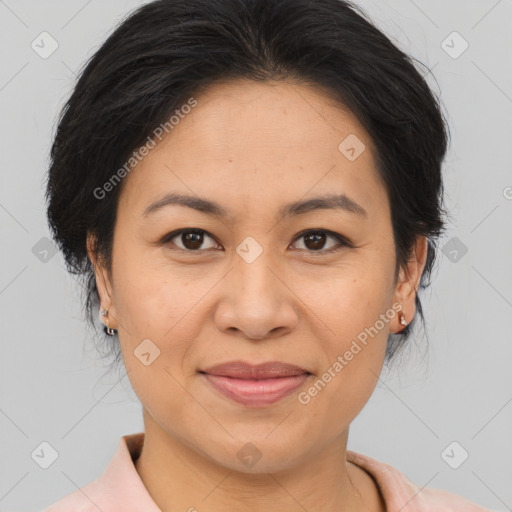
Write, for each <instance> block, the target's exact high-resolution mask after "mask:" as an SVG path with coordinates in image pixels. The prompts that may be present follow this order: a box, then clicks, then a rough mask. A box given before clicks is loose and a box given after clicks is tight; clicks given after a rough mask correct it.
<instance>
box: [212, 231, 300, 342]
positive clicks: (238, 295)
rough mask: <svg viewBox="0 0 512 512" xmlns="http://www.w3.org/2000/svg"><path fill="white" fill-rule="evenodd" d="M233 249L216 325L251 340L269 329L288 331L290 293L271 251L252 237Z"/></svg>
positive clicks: (291, 319) (292, 315) (292, 317)
mask: <svg viewBox="0 0 512 512" xmlns="http://www.w3.org/2000/svg"><path fill="white" fill-rule="evenodd" d="M248 238H250V237H248ZM236 250H237V253H238V254H237V255H236V258H237V259H236V260H235V263H234V265H233V268H232V269H231V271H230V272H229V274H228V275H227V276H226V279H227V281H226V283H225V286H226V289H225V293H223V299H222V301H221V302H222V303H221V304H220V307H219V308H218V310H217V318H216V321H217V325H218V327H219V328H220V329H222V330H224V331H227V330H236V331H240V332H243V333H244V334H245V335H246V336H247V337H250V338H253V339H262V338H265V337H268V336H269V333H270V332H271V331H273V333H277V332H282V331H283V329H284V331H289V330H290V329H291V328H293V327H294V325H296V322H297V318H296V311H295V309H294V308H293V305H292V303H291V300H293V299H292V295H293V294H291V293H290V292H287V287H286V286H285V285H284V284H283V283H282V282H281V281H282V278H280V277H279V267H278V266H277V265H276V261H275V257H274V255H273V254H272V251H271V250H267V249H266V248H264V247H263V246H261V245H260V244H259V243H258V242H256V240H254V239H245V240H244V241H243V242H242V243H241V244H239V246H238V247H237V249H236Z"/></svg>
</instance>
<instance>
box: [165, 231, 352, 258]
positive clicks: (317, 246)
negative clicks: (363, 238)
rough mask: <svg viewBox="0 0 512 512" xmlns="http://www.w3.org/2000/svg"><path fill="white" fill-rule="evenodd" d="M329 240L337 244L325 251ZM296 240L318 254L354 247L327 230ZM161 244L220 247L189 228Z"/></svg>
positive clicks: (185, 248)
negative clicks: (206, 241)
mask: <svg viewBox="0 0 512 512" xmlns="http://www.w3.org/2000/svg"><path fill="white" fill-rule="evenodd" d="M329 238H331V239H332V240H335V241H336V242H337V243H335V244H334V246H331V247H330V248H327V249H325V247H324V246H325V243H326V240H327V239H329ZM206 239H210V240H211V241H212V242H211V243H210V246H209V247H202V245H203V244H204V243H205V240H206ZM295 240H304V241H305V243H303V245H304V247H299V249H300V250H305V251H307V252H310V253H311V252H313V253H314V252H318V253H320V254H325V253H331V252H335V251H338V250H340V249H342V248H344V247H353V245H352V243H351V242H350V241H349V240H348V239H347V238H345V237H343V236H341V235H339V234H338V233H334V232H332V231H328V230H325V229H309V230H307V231H303V232H301V233H299V235H298V236H297V237H296V238H295ZM160 243H161V244H162V245H168V244H169V243H171V244H172V245H174V246H176V247H177V249H178V250H182V251H185V252H204V251H206V250H208V249H216V248H218V247H220V246H219V244H218V243H217V242H216V241H215V239H214V238H213V237H212V236H210V235H209V234H208V233H207V232H206V231H204V230H203V229H199V228H188V229H180V230H177V231H173V232H172V233H169V234H167V235H165V237H164V238H163V239H162V240H161V241H160ZM180 244H181V245H180Z"/></svg>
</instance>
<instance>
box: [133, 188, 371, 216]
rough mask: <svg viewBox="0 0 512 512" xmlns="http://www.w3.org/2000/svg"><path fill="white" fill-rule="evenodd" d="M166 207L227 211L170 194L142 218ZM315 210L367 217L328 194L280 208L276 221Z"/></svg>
mask: <svg viewBox="0 0 512 512" xmlns="http://www.w3.org/2000/svg"><path fill="white" fill-rule="evenodd" d="M166 206H185V207H187V208H192V209H194V210H197V211H200V212H202V213H206V214H207V215H211V216H214V217H218V218H226V217H227V216H228V211H227V210H226V209H225V208H223V207H222V206H221V205H220V204H218V203H216V202H214V201H210V200H209V199H204V198H201V197H197V196H190V195H186V194H178V193H170V194H166V195H165V196H164V197H162V198H161V199H159V200H157V201H155V202H153V203H151V204H150V205H148V206H147V207H146V208H145V209H144V212H143V216H144V217H148V216H149V215H151V214H153V213H155V212H157V211H159V210H161V209H162V208H164V207H166ZM315 210H342V211H345V212H348V213H354V214H357V215H360V216H362V217H368V212H367V211H366V210H365V209H364V208H363V207H362V206H361V205H360V204H358V203H356V202H355V201H354V200H353V199H350V197H348V196H347V195H345V194H328V195H325V196H321V197H314V198H311V199H306V200H302V201H295V202H293V203H289V204H286V205H284V206H282V207H281V208H280V209H279V211H278V214H277V220H282V219H284V218H287V217H291V216H295V215H301V214H304V213H308V212H312V211H315Z"/></svg>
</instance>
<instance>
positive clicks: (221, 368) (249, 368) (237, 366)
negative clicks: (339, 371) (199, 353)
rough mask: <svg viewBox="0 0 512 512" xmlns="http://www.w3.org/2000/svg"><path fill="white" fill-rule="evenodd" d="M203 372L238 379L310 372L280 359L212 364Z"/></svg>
mask: <svg viewBox="0 0 512 512" xmlns="http://www.w3.org/2000/svg"><path fill="white" fill-rule="evenodd" d="M201 373H207V374H209V375H219V376H222V377H234V378H236V379H272V378H279V377H293V376H296V375H303V374H305V373H309V372H308V371H307V370H305V369H304V368H300V367H298V366H295V365H292V364H288V363H281V362H279V361H270V362H267V363H261V364H256V365H254V364H250V363H246V362H244V361H231V362H228V363H222V364H218V365H215V366H211V367H210V368H207V369H205V370H201Z"/></svg>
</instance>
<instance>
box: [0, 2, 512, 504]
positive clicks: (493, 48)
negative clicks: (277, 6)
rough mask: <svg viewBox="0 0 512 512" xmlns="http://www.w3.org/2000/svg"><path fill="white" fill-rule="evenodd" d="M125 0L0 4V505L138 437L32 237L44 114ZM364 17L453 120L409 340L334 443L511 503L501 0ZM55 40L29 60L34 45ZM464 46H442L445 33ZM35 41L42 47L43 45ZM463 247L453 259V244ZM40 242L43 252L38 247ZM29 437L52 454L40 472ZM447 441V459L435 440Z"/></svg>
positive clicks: (124, 399)
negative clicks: (416, 66) (408, 61)
mask: <svg viewBox="0 0 512 512" xmlns="http://www.w3.org/2000/svg"><path fill="white" fill-rule="evenodd" d="M141 3H142V2H139V1H135V0H130V1H128V0H108V1H99V0H89V1H86V0H68V1H66V2H64V1H60V2H58V1H55V0H53V1H50V0H47V1H39V2H38V1H28V0H0V42H1V45H0V47H1V66H0V106H1V113H2V115H1V118H0V146H1V155H2V162H1V166H0V169H1V170H0V230H1V231H0V233H1V238H0V244H1V251H0V311H1V333H2V339H1V348H2V357H1V358H0V364H1V371H0V393H1V395H0V429H1V434H2V436H1V444H0V510H1V511H6V510H11V511H35V510H39V509H42V508H43V507H45V506H47V505H48V504H50V503H53V502H54V501H56V500H58V499H60V498H62V497H63V496H64V495H66V494H69V493H71V492H73V491H74V490H76V489H77V488H78V487H80V486H83V485H85V484H87V483H89V482H90V481H92V480H93V479H95V478H97V477H98V476H99V475H100V474H101V473H102V471H103V470H104V468H105V467H106V465H107V464H108V462H109V461H110V459H111V457H112V455H113V454H114V452H115V450H116V449H117V446H118V442H119V438H120V437H121V436H122V435H124V434H129V433H133V432H139V431H142V430H143V423H142V417H141V406H140V404H139V402H138V400H137V397H136V396H135V394H134V392H133V390H132V389H131V386H130V383H129V380H128V378H127V377H126V375H125V374H124V371H123V370H121V371H120V372H119V373H118V374H116V373H114V372H108V363H109V361H104V360H101V358H100V357H99V355H98V354H97V352H96V351H95V348H94V345H93V343H92V336H91V333H90V332H89V331H88V330H87V328H86V325H85V322H84V321H83V319H82V316H81V315H82V313H81V310H82V307H81V302H80V291H79V286H78V284H77V282H76V281H75V280H74V278H72V277H70V276H68V275H67V274H66V273H65V271H64V269H63V260H62V258H61V256H60V254H59V253H57V254H53V250H52V247H51V245H49V244H48V242H47V241H46V240H45V239H44V237H47V236H48V229H47V226H46V220H45V215H44V197H43V184H44V173H45V170H46V167H47V164H48V150H49V144H50V141H51V136H52V133H53V130H54V129H55V124H56V118H57V113H58V111H59V109H60V107H61V106H62V105H63V103H64V101H65V99H66V98H67V96H68V94H69V93H70V91H71V89H72V86H73V83H74V80H75V73H76V72H77V71H78V70H79V69H80V67H81V66H82V64H83V63H84V61H85V59H86V58H88V57H89V56H90V55H92V53H93V52H94V51H95V50H96V49H97V48H98V47H99V45H100V44H101V42H102V41H103V40H104V39H105V37H106V36H107V34H108V33H110V31H111V30H112V28H113V26H114V25H115V24H116V23H117V22H118V21H119V20H120V19H121V18H122V17H124V16H125V15H126V14H127V13H128V12H129V11H131V10H132V9H133V8H135V7H136V6H138V5H140V4H141ZM357 3H359V4H360V5H362V6H363V7H365V8H366V9H367V10H368V12H369V14H370V15H371V16H372V18H373V20H374V22H375V23H376V24H377V26H379V27H380V28H381V29H382V30H384V31H385V32H386V33H387V34H388V35H389V36H390V37H391V38H392V39H393V40H394V41H395V42H396V43H397V44H398V45H399V46H400V47H401V48H403V49H404V50H406V51H407V52H408V53H410V54H412V55H413V56H414V57H416V58H417V59H419V60H420V61H421V62H423V63H425V64H426V65H428V66H429V67H430V68H432V69H433V71H432V74H427V80H428V82H429V84H430V85H431V86H432V87H433V88H434V90H435V91H436V92H439V91H440V92H441V96H442V100H443V103H444V105H445V109H446V111H447V113H448V120H449V123H450V128H451V130H452V136H453V140H452V145H451V148H450V152H449V155H448V158H447V161H446V165H445V184H446V202H447V206H448V208H449V209H450V211H451V214H452V216H453V219H454V221H453V223H451V224H450V226H449V229H448V233H447V235H446V236H445V237H444V238H443V239H442V240H441V244H440V245H441V247H443V248H444V252H443V253H442V254H441V255H440V256H441V257H440V259H439V265H438V267H437V268H436V271H435V272H434V277H433V285H432V287H431V288H430V289H429V290H427V291H426V293H425V292H424V293H423V295H422V299H423V304H424V308H425V314H426V317H427V327H428V340H427V339H426V338H425V336H424V335H423V334H422V332H418V335H417V337H416V338H417V339H416V340H415V341H414V342H413V343H411V345H410V350H409V351H408V352H405V353H404V356H403V358H402V361H403V362H402V366H401V367H397V368H396V369H395V370H393V371H391V372H387V371H384V372H383V374H382V375H381V380H380V382H379V385H378V388H377V389H376V391H375V393H374V395H373V396H372V398H371V399H370V401H369V402H368V404H367V405H366V407H365V408H364V409H363V411H362V412H361V414H360V415H359V417H358V418H357V419H356V420H355V421H354V423H353V425H352V428H351V433H350V439H349V446H348V447H349V449H352V450H355V451H359V452H362V453H365V454H367V455H370V456H371V457H374V458H376V459H377V460H381V461H384V462H386V463H388V464H391V465H392V466H395V467H396V468H398V469H399V470H401V471H402V472H404V473H405V475H406V476H407V478H408V479H409V480H410V481H412V482H414V483H416V484H417V485H419V486H420V487H423V486H429V487H437V488H443V489H447V490H450V491H452V492H456V493H458V494H461V495H463V496H465V497H467V498H468V499H470V500H473V501H476V502H477V503H480V504H481V505H483V506H486V507H488V508H492V509H494V510H502V511H505V510H512V485H511V484H512V437H511V435H510V431H511V425H512V386H511V380H512V379H511V370H510V364H511V361H512V343H511V341H512V339H511V338H512V337H511V332H512V314H511V313H512V265H511V264H510V262H511V254H512V237H511V235H510V234H511V233H512V215H511V212H512V172H511V156H512V149H511V147H512V145H511V142H512V141H511V137H510V136H511V126H512V125H511V117H512V116H511V113H512V73H511V66H510V62H511V60H512V59H511V58H510V57H511V48H512V35H511V34H512V32H511V31H510V22H511V20H512V2H511V0H500V1H496V0H480V1H467V0H464V1H463V0H457V1H451V2H446V1H444V0H435V1H429V2H421V3H420V2H419V0H416V1H415V2H413V1H412V0H388V1H382V0H373V1H370V0H366V1H359V2H357ZM43 31H47V32H49V33H50V34H51V36H52V37H53V38H54V39H55V40H56V41H57V43H58V45H59V46H58V49H57V50H56V51H55V52H54V53H53V54H52V55H50V56H49V57H48V58H46V59H43V58H42V57H41V56H40V55H39V54H38V53H36V52H35V51H34V50H33V49H32V47H31V43H32V41H34V40H36V42H37V40H38V39H37V37H38V36H39V34H40V33H41V32H43ZM454 31H457V32H458V33H459V34H460V35H461V36H462V37H463V38H464V40H466V41H467V42H468V44H469V47H468V49H467V50H466V51H465V52H464V53H462V54H461V55H460V56H457V58H454V52H457V53H458V52H459V51H460V50H461V49H462V46H461V45H462V40H460V39H457V36H455V39H454V38H453V36H452V37H451V38H449V39H448V40H447V43H445V46H446V44H448V45H449V46H451V47H452V48H451V49H448V48H447V49H448V50H449V51H450V52H451V53H452V55H449V54H448V53H447V52H446V51H445V49H443V47H442V42H443V41H444V40H446V38H447V36H449V35H450V34H451V33H452V32H454ZM46 48H48V46H46ZM466 249H467V252H466V253H464V251H465V250H466ZM45 251H46V252H45ZM42 441H47V442H49V443H50V444H51V445H52V446H53V447H54V448H55V449H56V450H57V452H58V454H59V457H58V459H57V460H56V461H55V462H54V463H53V464H52V465H51V466H50V467H49V468H48V469H42V468H41V467H40V466H39V465H38V464H36V463H35V462H34V460H33V459H32V458H31V453H32V452H33V451H34V449H35V448H36V447H38V446H39V445H40V443H41V442H42ZM453 441H456V442H457V443H459V445H460V446H459V445H457V446H456V447H455V449H454V451H453V452H451V451H450V450H448V453H449V454H450V455H451V457H450V462H451V463H452V464H454V463H456V462H457V461H458V460H459V461H460V460H461V457H462V455H463V452H462V450H463V449H464V450H466V451H467V452H468V453H469V458H468V459H467V460H466V461H465V462H464V463H463V464H462V465H461V466H460V467H459V468H458V469H452V468H451V467H450V466H449V465H448V464H447V462H445V459H446V455H445V456H444V458H443V455H442V454H443V453H446V452H444V450H445V448H446V447H447V446H448V445H449V444H450V443H452V442H453Z"/></svg>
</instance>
